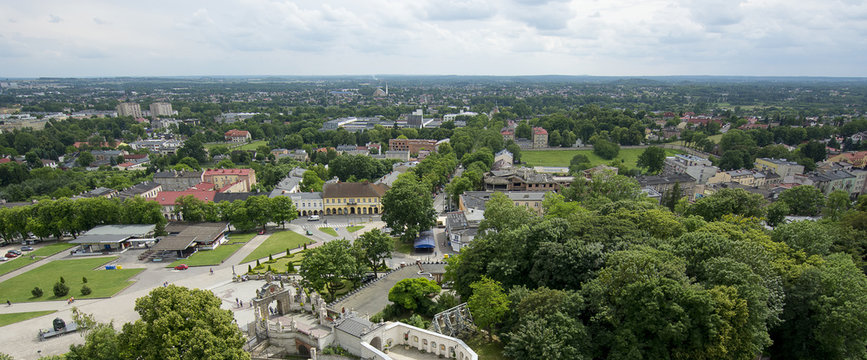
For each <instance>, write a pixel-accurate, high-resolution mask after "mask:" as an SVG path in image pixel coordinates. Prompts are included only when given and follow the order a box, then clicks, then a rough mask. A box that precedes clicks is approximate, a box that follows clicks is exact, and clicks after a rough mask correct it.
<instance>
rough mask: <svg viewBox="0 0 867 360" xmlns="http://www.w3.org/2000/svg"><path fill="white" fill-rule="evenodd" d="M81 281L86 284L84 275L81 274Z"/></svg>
mask: <svg viewBox="0 0 867 360" xmlns="http://www.w3.org/2000/svg"><path fill="white" fill-rule="evenodd" d="M81 283H82V284H87V278H86V277H84V276H82V277H81Z"/></svg>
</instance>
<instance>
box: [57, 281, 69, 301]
mask: <svg viewBox="0 0 867 360" xmlns="http://www.w3.org/2000/svg"><path fill="white" fill-rule="evenodd" d="M61 279H62V278H61ZM53 290H54V296H56V297H64V296H66V294H69V286H66V284H64V283H62V282H59V281H58V282H56V283H54V289H53Z"/></svg>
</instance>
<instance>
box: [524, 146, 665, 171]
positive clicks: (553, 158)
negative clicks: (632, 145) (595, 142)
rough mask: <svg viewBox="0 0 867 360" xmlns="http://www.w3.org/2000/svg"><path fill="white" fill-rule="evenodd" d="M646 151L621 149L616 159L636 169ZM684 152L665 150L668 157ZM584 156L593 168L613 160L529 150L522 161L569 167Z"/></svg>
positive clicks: (587, 152) (572, 152) (575, 152)
mask: <svg viewBox="0 0 867 360" xmlns="http://www.w3.org/2000/svg"><path fill="white" fill-rule="evenodd" d="M642 152H644V149H620V153H619V154H617V157H616V158H615V159H623V161H624V162H625V163H626V166H628V167H631V168H632V167H635V163H636V162H638V157H639V156H640V155H641V153H642ZM680 153H682V151H678V150H672V149H665V154H666V156H673V155H674V154H680ZM578 154H583V155H584V156H587V158H588V159H590V163H591V164H592V165H593V166H596V165H603V164H604V165H607V164H610V163H611V161H613V159H612V160H605V159H603V158H601V157H599V156H597V155H596V154H594V153H593V150H527V151H522V152H521V160H522V161H525V162H526V163H527V165H528V166H561V167H568V166H569V163H570V162H571V161H572V158H573V157H574V156H575V155H578Z"/></svg>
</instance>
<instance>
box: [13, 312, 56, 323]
mask: <svg viewBox="0 0 867 360" xmlns="http://www.w3.org/2000/svg"><path fill="white" fill-rule="evenodd" d="M56 311H57V310H44V311H29V312H20V313H11V314H0V326H6V325H9V324H14V323H17V322H21V321H24V320H30V319H32V318H35V317H40V316H44V315H48V314H51V313H54V312H56Z"/></svg>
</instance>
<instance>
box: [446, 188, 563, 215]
mask: <svg viewBox="0 0 867 360" xmlns="http://www.w3.org/2000/svg"><path fill="white" fill-rule="evenodd" d="M497 192H499V193H502V194H504V195H506V197H508V198H509V200H512V202H513V203H514V204H515V205H517V206H523V207H525V208H527V209H528V210H530V211H531V212H533V213H534V214H536V215H539V216H542V215H543V214H544V213H545V210H544V208H543V207H542V201H543V200H545V195H546V194H547V193H548V192H550V191H467V192H464V193H463V194H461V196H460V198H459V199H458V209H460V211H463V212H464V213H465V214H472V213H474V212H481V213H482V214H484V212H485V204H487V202H488V200H490V199H491V196H492V195H493V194H494V193H497ZM471 210H472V211H471ZM465 216H466V215H465Z"/></svg>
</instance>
